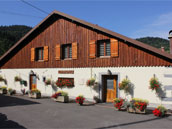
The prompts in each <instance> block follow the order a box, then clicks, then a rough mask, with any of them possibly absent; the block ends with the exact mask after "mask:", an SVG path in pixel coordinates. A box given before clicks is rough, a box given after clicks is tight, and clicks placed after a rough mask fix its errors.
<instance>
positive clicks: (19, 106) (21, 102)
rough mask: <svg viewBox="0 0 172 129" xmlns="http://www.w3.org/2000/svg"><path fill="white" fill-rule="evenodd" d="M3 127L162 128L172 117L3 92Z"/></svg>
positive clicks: (0, 103) (0, 114)
mask: <svg viewBox="0 0 172 129" xmlns="http://www.w3.org/2000/svg"><path fill="white" fill-rule="evenodd" d="M0 128H40V129H42V128H46V129H50V128H74V129H77V128H94V129H104V128H107V129H113V128H117V129H123V128H131V129H133V128H135V129H143V128H151V129H153V128H155V129H157V128H159V129H167V128H168V129H171V128H172V116H168V117H164V118H157V117H155V116H153V115H152V114H151V113H148V114H146V115H140V114H131V113H127V112H121V111H115V110H114V108H113V107H112V106H109V105H108V104H98V105H87V106H79V105H77V104H76V103H58V102H54V101H53V100H51V99H49V98H43V99H37V100H35V99H30V98H28V97H27V96H13V97H10V96H4V95H0Z"/></svg>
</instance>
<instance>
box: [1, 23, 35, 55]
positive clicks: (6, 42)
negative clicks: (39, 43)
mask: <svg viewBox="0 0 172 129" xmlns="http://www.w3.org/2000/svg"><path fill="white" fill-rule="evenodd" d="M31 29H32V28H31V27H28V26H23V25H13V26H0V56H2V54H3V53H5V52H6V51H7V50H8V49H9V48H10V47H11V46H12V45H14V44H15V43H16V42H17V41H18V40H19V39H20V38H21V37H22V36H24V35H25V34H26V33H27V32H28V31H29V30H31Z"/></svg>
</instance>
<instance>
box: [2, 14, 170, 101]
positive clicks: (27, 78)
mask: <svg viewBox="0 0 172 129" xmlns="http://www.w3.org/2000/svg"><path fill="white" fill-rule="evenodd" d="M171 40H172V39H171ZM171 44H172V41H171ZM171 52H172V49H171ZM171 66H172V55H171V54H168V53H166V52H163V51H161V50H159V49H156V48H153V47H151V46H149V45H146V44H144V43H141V42H139V41H136V40H133V39H131V38H128V37H125V36H123V35H120V34H118V33H116V32H112V31H110V30H107V29H105V28H102V27H100V26H98V25H94V24H91V23H88V22H85V21H83V20H80V19H77V18H75V17H72V16H69V15H67V14H64V13H61V12H58V11H53V12H52V13H51V14H50V15H48V16H47V17H46V18H45V19H44V20H43V21H42V22H41V23H40V24H38V25H37V26H36V27H34V28H33V29H32V30H31V31H30V32H28V33H27V34H26V35H25V36H24V37H23V38H21V39H20V40H19V41H18V42H17V43H16V44H15V45H14V46H13V47H12V48H11V49H9V50H8V51H7V52H6V53H5V54H4V55H3V56H2V57H1V58H0V75H1V76H2V77H3V78H5V79H6V83H4V82H2V81H1V82H0V86H4V85H6V86H7V87H8V88H13V89H16V90H17V92H21V89H26V90H31V89H35V88H37V89H39V90H40V91H41V93H42V94H43V95H47V96H51V95H52V94H53V93H54V92H56V91H58V90H63V91H67V92H68V93H69V96H70V97H71V98H74V97H76V96H77V95H79V94H83V95H84V96H85V97H86V99H88V100H90V101H92V100H93V97H94V96H97V97H98V98H99V99H100V100H101V101H102V102H111V101H112V100H113V99H114V98H116V97H127V98H131V97H136V98H142V99H147V100H149V102H150V103H156V104H158V103H161V102H162V103H164V104H172V94H171V93H172V67H171ZM15 77H18V78H20V79H21V80H22V81H20V82H19V81H16V80H15V79H14V78H15ZM154 77H156V78H158V80H159V82H160V83H161V87H162V91H163V93H162V94H161V95H160V97H159V96H158V95H157V94H156V93H155V91H152V90H151V89H150V88H149V86H150V84H149V81H150V79H151V78H154ZM123 79H128V80H130V82H131V85H132V92H131V93H130V94H128V95H126V94H125V92H124V91H123V90H119V83H120V82H121V81H122V80H123ZM94 81H95V82H94ZM47 82H48V83H47ZM64 82H65V84H63V83H64ZM90 83H93V84H90ZM88 85H89V86H88Z"/></svg>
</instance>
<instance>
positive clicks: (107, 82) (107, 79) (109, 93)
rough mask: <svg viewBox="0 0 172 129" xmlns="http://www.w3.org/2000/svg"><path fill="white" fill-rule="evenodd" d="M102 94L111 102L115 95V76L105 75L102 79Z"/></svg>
mask: <svg viewBox="0 0 172 129" xmlns="http://www.w3.org/2000/svg"><path fill="white" fill-rule="evenodd" d="M103 81H104V82H103V87H104V88H103V89H104V91H103V94H104V95H103V96H104V100H105V101H106V102H113V99H115V98H116V97H117V76H114V75H105V76H104V79H103Z"/></svg>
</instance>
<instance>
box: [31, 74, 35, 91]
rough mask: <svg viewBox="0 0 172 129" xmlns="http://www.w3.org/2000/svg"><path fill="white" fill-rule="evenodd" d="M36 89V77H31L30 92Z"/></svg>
mask: <svg viewBox="0 0 172 129" xmlns="http://www.w3.org/2000/svg"><path fill="white" fill-rule="evenodd" d="M33 89H36V75H30V90H33Z"/></svg>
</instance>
